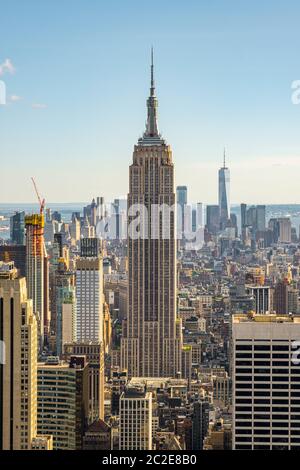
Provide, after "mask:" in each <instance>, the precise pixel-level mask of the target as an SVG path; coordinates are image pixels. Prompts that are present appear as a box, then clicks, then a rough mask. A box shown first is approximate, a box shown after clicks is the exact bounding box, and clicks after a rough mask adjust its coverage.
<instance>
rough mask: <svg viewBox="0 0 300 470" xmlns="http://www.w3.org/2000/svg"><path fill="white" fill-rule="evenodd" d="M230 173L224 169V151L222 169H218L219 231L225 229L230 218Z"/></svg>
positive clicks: (227, 169)
mask: <svg viewBox="0 0 300 470" xmlns="http://www.w3.org/2000/svg"><path fill="white" fill-rule="evenodd" d="M229 196H230V171H229V168H227V167H226V162H225V150H224V162H223V166H222V168H220V169H219V214H220V226H221V229H224V228H225V227H226V224H227V222H228V219H229V218H230V198H229Z"/></svg>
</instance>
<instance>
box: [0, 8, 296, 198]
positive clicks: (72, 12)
mask: <svg viewBox="0 0 300 470" xmlns="http://www.w3.org/2000/svg"><path fill="white" fill-rule="evenodd" d="M0 17H1V25H0V81H2V82H4V83H5V86H6V95H7V100H6V105H0V203H7V202H13V203H17V202H26V203H29V202H33V201H35V200H36V196H35V193H34V190H33V186H32V183H31V180H30V178H31V176H34V177H35V179H36V182H37V185H38V187H39V190H40V193H41V194H42V196H43V197H45V198H46V201H49V202H79V201H80V202H85V201H90V200H91V199H92V198H93V197H96V196H102V195H103V196H105V198H106V199H107V200H112V199H113V198H115V197H120V196H123V195H125V194H126V193H127V192H128V167H129V165H130V163H131V161H132V152H133V147H134V145H135V143H136V142H137V139H138V138H139V137H140V136H141V135H142V133H143V131H144V127H145V120H146V99H147V96H148V94H149V81H150V77H149V75H150V48H151V46H152V45H153V47H154V62H155V80H156V91H157V97H158V100H159V128H160V132H161V133H162V135H163V137H164V138H165V139H166V140H167V142H168V143H169V144H170V145H171V147H172V150H173V159H174V163H175V178H176V184H178V185H187V186H188V199H189V201H191V202H192V201H193V202H197V201H201V202H203V203H211V204H213V203H216V202H217V172H218V168H219V167H220V166H221V164H222V158H223V148H224V147H225V148H226V154H227V164H228V166H229V168H230V171H231V196H230V198H231V202H232V203H240V202H246V203H257V204H259V203H261V204H263V203H265V204H268V203H274V204H278V203H300V187H299V175H300V132H299V128H300V104H293V102H292V99H291V97H292V93H293V90H292V88H291V87H292V83H293V82H294V81H296V80H300V55H299V51H300V29H299V19H300V3H299V1H296V0H295V1H293V0H285V1H279V0H272V1H271V0H252V1H251V2H241V1H240V0H209V1H208V0H205V1H204V0H185V1H182V0H172V1H171V0H164V1H161V0H147V1H145V0H109V1H107V0H106V1H103V0H43V1H42V2H41V1H40V0H26V1H24V0H10V1H9V2H8V1H4V0H0Z"/></svg>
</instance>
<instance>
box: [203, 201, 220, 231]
mask: <svg viewBox="0 0 300 470" xmlns="http://www.w3.org/2000/svg"><path fill="white" fill-rule="evenodd" d="M206 227H207V230H208V231H209V233H212V234H214V235H215V234H216V233H217V232H218V231H219V229H220V211H219V206H216V205H209V206H206Z"/></svg>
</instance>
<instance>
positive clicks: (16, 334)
mask: <svg viewBox="0 0 300 470" xmlns="http://www.w3.org/2000/svg"><path fill="white" fill-rule="evenodd" d="M0 325H1V326H0V340H1V341H2V342H3V343H1V344H4V345H5V361H4V364H3V363H2V361H1V364H0V396H1V403H0V449H2V450H22V449H23V450H26V449H30V448H31V442H32V439H33V438H34V437H36V431H37V429H36V427H37V421H36V419H37V401H36V400H37V395H36V386H37V385H36V381H37V322H36V318H35V315H34V314H33V310H32V301H31V300H28V298H27V289H26V279H25V278H24V277H22V278H18V277H17V270H16V269H15V268H14V265H13V262H10V263H3V262H0Z"/></svg>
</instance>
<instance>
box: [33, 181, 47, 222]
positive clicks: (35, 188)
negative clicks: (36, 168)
mask: <svg viewBox="0 0 300 470" xmlns="http://www.w3.org/2000/svg"><path fill="white" fill-rule="evenodd" d="M31 180H32V182H33V186H34V190H35V192H36V195H37V198H38V201H39V204H40V214H43V212H44V209H45V204H46V201H45V199H42V198H41V196H40V195H39V192H38V189H37V186H36V183H35V181H34V178H33V176H32V177H31Z"/></svg>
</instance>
